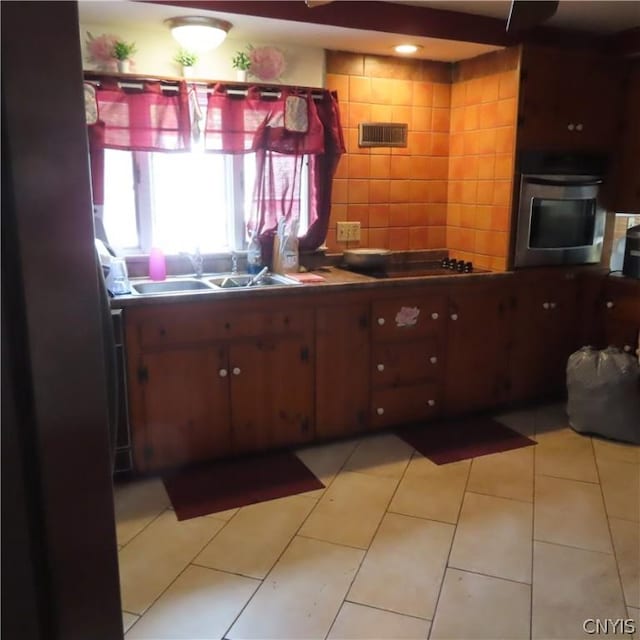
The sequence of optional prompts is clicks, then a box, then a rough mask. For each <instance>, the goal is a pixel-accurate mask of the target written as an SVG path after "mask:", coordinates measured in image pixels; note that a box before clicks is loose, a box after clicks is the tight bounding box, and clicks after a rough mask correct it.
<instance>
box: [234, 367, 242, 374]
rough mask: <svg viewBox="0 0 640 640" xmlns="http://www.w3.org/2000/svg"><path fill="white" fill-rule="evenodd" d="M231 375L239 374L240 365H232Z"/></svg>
mask: <svg viewBox="0 0 640 640" xmlns="http://www.w3.org/2000/svg"><path fill="white" fill-rule="evenodd" d="M233 375H234V376H239V375H240V367H233Z"/></svg>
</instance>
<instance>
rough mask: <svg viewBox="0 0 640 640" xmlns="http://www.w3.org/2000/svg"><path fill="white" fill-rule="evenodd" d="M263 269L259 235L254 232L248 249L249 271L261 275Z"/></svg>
mask: <svg viewBox="0 0 640 640" xmlns="http://www.w3.org/2000/svg"><path fill="white" fill-rule="evenodd" d="M261 269H262V251H261V248H260V240H258V234H257V233H256V232H255V231H254V232H253V233H252V234H251V238H250V240H249V246H248V247H247V271H248V272H249V273H260V271H261Z"/></svg>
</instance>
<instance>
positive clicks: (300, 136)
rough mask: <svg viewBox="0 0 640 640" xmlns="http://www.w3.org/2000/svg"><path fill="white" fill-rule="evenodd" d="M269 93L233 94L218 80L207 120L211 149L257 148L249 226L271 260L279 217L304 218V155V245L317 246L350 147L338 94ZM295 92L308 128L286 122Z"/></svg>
mask: <svg viewBox="0 0 640 640" xmlns="http://www.w3.org/2000/svg"><path fill="white" fill-rule="evenodd" d="M270 93H271V94H275V95H270ZM270 93H269V92H265V90H264V89H262V90H261V89H260V88H259V87H250V88H249V90H248V91H247V94H246V96H245V95H234V94H233V93H229V92H228V91H227V89H226V87H225V86H223V85H220V84H218V85H216V86H214V87H212V89H211V93H210V95H209V100H208V105H207V119H206V124H205V149H206V150H207V151H212V152H217V153H249V152H251V151H254V152H255V153H256V184H255V188H254V196H253V210H252V211H251V212H250V218H249V223H248V226H249V229H250V230H257V231H258V234H259V236H260V238H261V240H262V241H263V249H264V251H265V256H264V257H265V258H266V259H267V260H268V259H269V258H270V255H269V254H270V251H271V246H272V243H273V236H274V234H275V229H276V225H277V221H278V220H279V219H280V218H282V217H284V218H285V220H287V221H288V220H290V219H292V218H293V217H299V214H300V182H301V175H302V170H303V166H302V165H303V157H304V156H308V157H309V158H310V176H311V179H310V185H309V191H310V214H309V215H310V218H309V229H308V231H307V233H306V234H305V235H304V236H303V237H301V238H300V240H299V246H300V248H301V249H309V250H313V249H316V248H317V247H319V246H320V245H321V244H322V243H323V242H324V239H325V237H326V234H327V228H328V225H329V216H330V212H331V184H332V180H333V176H334V174H335V170H336V167H337V165H338V160H339V159H340V155H341V154H342V153H344V150H345V148H344V140H343V136H342V127H341V125H340V116H339V111H338V104H337V95H336V94H335V93H330V92H329V91H318V90H315V91H313V92H312V91H311V90H305V89H295V88H291V87H278V89H277V90H274V91H271V92H270ZM290 96H296V97H297V98H303V99H304V101H305V102H306V116H307V125H308V126H307V127H306V130H305V131H302V132H297V131H294V130H290V129H291V128H290V127H289V128H287V127H285V109H286V105H287V98H288V97H290Z"/></svg>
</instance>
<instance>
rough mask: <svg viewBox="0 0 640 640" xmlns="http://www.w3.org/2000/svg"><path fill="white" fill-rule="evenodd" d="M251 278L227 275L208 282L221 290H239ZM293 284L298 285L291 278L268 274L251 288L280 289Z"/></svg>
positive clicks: (240, 274)
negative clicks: (274, 287)
mask: <svg viewBox="0 0 640 640" xmlns="http://www.w3.org/2000/svg"><path fill="white" fill-rule="evenodd" d="M251 278H253V275H251V274H250V273H236V274H234V273H229V274H227V275H224V276H217V277H215V278H209V282H210V283H211V284H212V285H214V286H216V287H220V288H221V289H241V288H243V287H246V286H247V285H248V284H249V282H250V281H251ZM294 284H300V283H299V282H298V281H297V280H294V279H293V278H288V277H287V276H281V275H279V274H277V273H269V274H267V275H265V276H262V278H260V280H259V281H258V282H257V283H256V284H254V285H252V287H269V286H274V285H275V286H280V287H281V286H288V285H294Z"/></svg>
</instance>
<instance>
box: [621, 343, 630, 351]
mask: <svg viewBox="0 0 640 640" xmlns="http://www.w3.org/2000/svg"><path fill="white" fill-rule="evenodd" d="M622 350H623V351H626V352H627V353H629V352H630V351H631V345H628V344H625V345H624V347H622Z"/></svg>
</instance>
